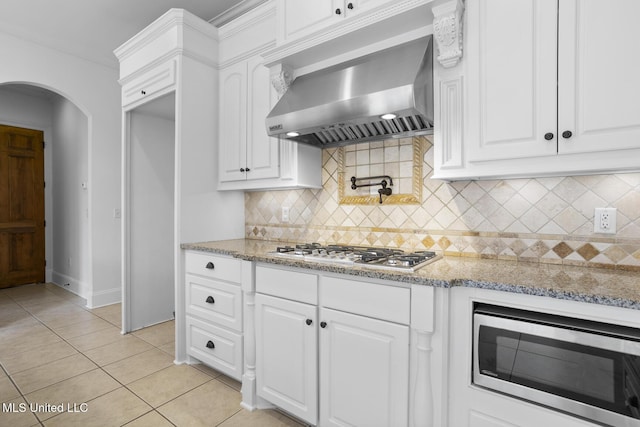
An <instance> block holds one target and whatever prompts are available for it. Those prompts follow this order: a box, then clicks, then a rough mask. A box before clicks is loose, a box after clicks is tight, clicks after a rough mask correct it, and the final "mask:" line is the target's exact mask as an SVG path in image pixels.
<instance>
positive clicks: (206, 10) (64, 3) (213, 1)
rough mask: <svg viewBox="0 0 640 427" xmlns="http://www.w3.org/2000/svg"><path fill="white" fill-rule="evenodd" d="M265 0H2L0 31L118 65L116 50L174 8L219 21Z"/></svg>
mask: <svg viewBox="0 0 640 427" xmlns="http://www.w3.org/2000/svg"><path fill="white" fill-rule="evenodd" d="M263 1H265V0H0V32H4V33H9V34H13V35H16V36H18V37H21V38H23V39H27V40H30V41H33V42H36V43H39V44H42V45H45V46H48V47H51V48H55V49H58V50H61V51H64V52H67V53H70V54H73V55H76V56H80V57H83V58H87V59H89V60H91V61H94V62H98V63H101V64H103V65H107V66H109V67H113V68H117V67H118V61H117V59H116V58H115V56H114V55H113V50H114V49H115V48H117V47H118V46H120V45H121V44H122V43H124V42H125V41H127V40H129V39H130V38H131V37H132V36H134V35H135V34H137V33H138V32H139V31H140V30H142V29H143V28H145V27H146V26H147V25H149V24H150V23H151V22H153V21H155V20H156V19H157V18H158V17H160V16H161V15H162V14H164V13H165V12H166V11H167V10H169V9H171V8H182V9H186V10H188V11H189V12H191V13H193V14H195V15H197V16H199V17H200V18H202V19H204V20H205V21H209V22H211V23H212V24H213V25H216V26H220V25H222V24H224V23H226V22H228V21H229V20H230V19H232V18H233V17H235V16H237V15H239V14H241V13H243V12H245V11H246V10H248V9H250V8H252V7H255V6H256V5H257V4H259V3H262V2H263Z"/></svg>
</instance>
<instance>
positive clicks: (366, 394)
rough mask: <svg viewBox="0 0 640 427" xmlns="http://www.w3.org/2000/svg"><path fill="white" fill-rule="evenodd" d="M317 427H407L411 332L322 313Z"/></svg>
mask: <svg viewBox="0 0 640 427" xmlns="http://www.w3.org/2000/svg"><path fill="white" fill-rule="evenodd" d="M319 320H320V322H326V325H325V326H324V327H322V325H323V324H324V323H320V425H323V426H329V425H332V426H345V425H351V426H368V427H373V426H406V425H408V400H409V394H408V393H409V327H408V326H402V325H398V324H395V323H390V322H384V321H381V320H375V319H371V318H368V317H363V316H356V315H353V314H347V313H343V312H340V311H335V310H330V309H326V308H323V309H321V310H320V318H319Z"/></svg>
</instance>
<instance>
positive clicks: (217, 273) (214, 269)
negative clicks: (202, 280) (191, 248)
mask: <svg viewBox="0 0 640 427" xmlns="http://www.w3.org/2000/svg"><path fill="white" fill-rule="evenodd" d="M185 272H186V273H187V274H197V275H199V276H204V277H209V278H212V279H219V280H226V281H228V282H234V283H240V282H241V280H242V261H240V260H239V259H236V258H231V257H223V256H215V255H210V254H205V253H202V252H187V253H186V254H185Z"/></svg>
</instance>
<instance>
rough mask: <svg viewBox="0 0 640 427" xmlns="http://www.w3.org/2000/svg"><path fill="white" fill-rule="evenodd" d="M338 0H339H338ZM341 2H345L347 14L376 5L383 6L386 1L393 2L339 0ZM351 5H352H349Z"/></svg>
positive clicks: (382, 0) (380, 0) (356, 12)
mask: <svg viewBox="0 0 640 427" xmlns="http://www.w3.org/2000/svg"><path fill="white" fill-rule="evenodd" d="M336 1H338V0H336ZM339 1H340V3H342V4H344V7H345V9H346V12H347V14H346V16H347V17H349V16H353V15H355V14H358V13H360V12H364V11H365V10H369V9H373V8H374V7H378V6H381V5H383V4H385V3H393V2H392V1H389V0H339ZM349 5H351V7H350V6H349Z"/></svg>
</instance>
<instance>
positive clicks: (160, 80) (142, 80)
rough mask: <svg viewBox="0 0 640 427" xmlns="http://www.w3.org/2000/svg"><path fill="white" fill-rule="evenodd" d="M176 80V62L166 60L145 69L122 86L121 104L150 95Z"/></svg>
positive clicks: (127, 103)
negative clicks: (149, 68)
mask: <svg viewBox="0 0 640 427" xmlns="http://www.w3.org/2000/svg"><path fill="white" fill-rule="evenodd" d="M175 82H176V62H175V61H173V60H172V61H168V62H166V63H164V64H160V65H158V66H157V67H155V68H153V69H151V70H149V71H147V72H146V73H144V74H142V75H141V76H139V77H137V78H135V79H134V80H132V81H130V82H129V83H127V84H125V85H124V86H123V87H122V106H123V107H125V106H127V105H129V104H132V103H134V102H136V101H139V100H141V99H143V98H149V97H152V96H153V95H154V94H156V93H158V92H160V91H161V90H163V89H166V88H168V87H169V86H172V85H174V84H175Z"/></svg>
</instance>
